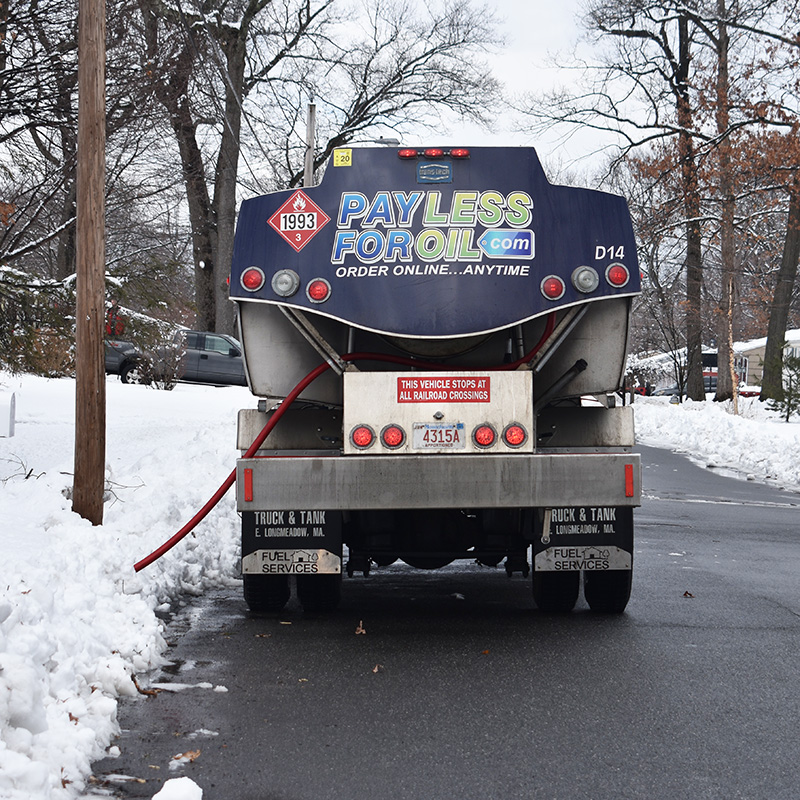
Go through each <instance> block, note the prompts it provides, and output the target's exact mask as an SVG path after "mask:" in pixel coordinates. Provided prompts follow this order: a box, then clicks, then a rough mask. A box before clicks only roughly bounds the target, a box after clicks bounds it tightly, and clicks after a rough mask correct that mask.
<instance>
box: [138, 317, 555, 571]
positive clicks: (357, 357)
mask: <svg viewBox="0 0 800 800" xmlns="http://www.w3.org/2000/svg"><path fill="white" fill-rule="evenodd" d="M555 324H556V315H555V312H553V313H552V314H550V315H549V316H548V317H547V323H546V325H545V329H544V333H543V334H542V336H541V338H540V339H539V341H538V342H537V343H536V344H535V345H534V347H533V348H532V349H531V350H529V351H528V352H527V353H526V354H525V355H524V356H523V357H522V358H520V359H517V360H516V361H513V362H512V363H510V364H500V365H498V366H495V367H485V368H484V369H486V370H487V371H497V370H513V369H516V368H517V367H519V366H521V365H522V364H527V363H528V362H529V361H530V360H531V359H532V358H533V357H534V356H535V355H536V353H538V352H539V350H540V349H541V348H542V346H543V345H544V343H545V342H546V341H547V339H548V337H549V336H550V334H551V333H552V332H553V329H554V328H555ZM342 361H383V362H386V363H389V364H400V365H402V366H410V367H424V368H425V369H432V370H433V369H452V367H447V366H445V365H443V364H433V363H430V362H425V361H415V360H414V359H413V358H405V357H403V356H393V355H389V354H385V353H346V354H345V355H343V356H342ZM328 369H330V364H328V363H325V364H320V365H319V366H318V367H315V368H314V369H312V370H311V372H309V373H308V375H306V376H305V378H303V379H302V380H301V381H300V382H299V383H298V384H297V386H295V387H294V389H292V391H291V392H289V394H287V395H286V399H285V400H283V401H282V402H281V404H280V405H279V406H278V407H277V408H276V409H275V412H274V413H273V414H272V416H271V417H270V418H269V420H268V422H267V424H266V425H265V426H264V428H263V429H262V431H261V433H259V434H258V436H256V438H255V441H254V442H253V444H251V445H250V447H249V448H248V449H247V452H246V453H245V454H244V455H243V456H242V458H251V457H252V456H254V455H255V454H256V453H257V452H258V450H259V448H260V447H261V445H262V444H263V443H264V440H265V439H266V438H267V436H269V434H270V433H271V432H272V429H273V428H274V427H275V425H277V423H278V421H279V420H280V418H281V417H282V416H283V415H284V413H285V412H286V410H287V409H288V408H289V406H291V405H292V403H293V402H294V401H295V400H297V398H298V397H299V396H300V395H301V394H302V392H303V391H305V389H306V388H307V387H308V386H309V384H311V383H313V382H314V381H315V380H316V379H317V378H318V377H319V376H320V375H322V373H323V372H325V371H326V370H328ZM235 481H236V470H235V469H234V470H233V472H231V474H230V475H228V477H227V478H225V480H224V481H223V483H222V485H221V486H220V487H219V489H217V491H216V492H214V494H213V495H212V496H211V497H210V498H209V499H208V501H207V502H206V504H205V505H204V506H203V507H202V508H201V509H200V510H199V511H198V512H197V513H196V514H195V515H194V516H193V517H192V518H191V519H190V520H189V521H188V522H187V523H186V524H185V525H184V526H183V527H182V528H181V529H180V530H179V531H178V532H177V533H176V534H174V535H173V536H171V537H170V538H169V539H167V541H166V542H164V544H162V545H161V546H160V547H159V548H158V549H156V550H153V552H152V553H150V555H149V556H145V557H144V558H143V559H141V561H137V562H136V563H135V564H134V565H133V569H134V571H135V572H139V571H141V570H143V569H144V568H145V567H148V566H150V564H152V563H153V562H154V561H157V560H158V559H159V558H161V556H163V555H164V553H166V552H167V551H168V550H171V549H172V548H173V547H174V546H175V545H176V544H178V542H179V541H180V540H181V539H183V538H184V537H185V536H188V535H189V534H190V533H191V532H192V531H193V530H194V528H195V527H196V526H197V525H198V523H200V522H201V521H202V520H203V519H205V518H206V516H207V515H208V512H209V511H211V509H212V508H214V506H215V505H216V504H217V503H219V501H220V500H221V499H222V498H223V496H224V495H225V494H226V492H227V491H228V489H230V488H231V486H233V484H234V482H235Z"/></svg>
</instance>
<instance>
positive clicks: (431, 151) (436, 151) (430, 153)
mask: <svg viewBox="0 0 800 800" xmlns="http://www.w3.org/2000/svg"><path fill="white" fill-rule="evenodd" d="M443 155H444V150H442V148H441V147H429V148H427V150H425V158H441V157H442V156H443Z"/></svg>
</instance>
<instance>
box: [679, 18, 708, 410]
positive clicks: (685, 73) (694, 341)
mask: <svg viewBox="0 0 800 800" xmlns="http://www.w3.org/2000/svg"><path fill="white" fill-rule="evenodd" d="M678 37H679V40H678V41H679V69H680V72H679V75H678V76H677V81H676V83H677V91H678V125H679V127H680V129H681V133H680V134H679V136H678V152H679V154H680V161H681V181H682V184H683V193H684V213H685V214H686V262H685V265H686V394H687V396H688V397H689V399H691V400H705V396H706V395H705V388H704V386H703V328H702V289H703V251H702V234H701V230H700V193H699V189H698V176H697V163H696V159H695V154H694V143H693V141H692V135H691V133H690V131H691V129H692V122H693V119H692V109H691V106H690V104H689V88H688V80H689V67H690V64H691V50H690V39H689V26H688V20H687V18H686V17H681V18H680V19H679V20H678Z"/></svg>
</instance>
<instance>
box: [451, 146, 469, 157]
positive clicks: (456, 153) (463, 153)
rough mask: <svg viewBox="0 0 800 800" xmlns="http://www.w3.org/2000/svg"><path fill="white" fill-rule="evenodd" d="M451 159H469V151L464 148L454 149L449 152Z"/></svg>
mask: <svg viewBox="0 0 800 800" xmlns="http://www.w3.org/2000/svg"><path fill="white" fill-rule="evenodd" d="M450 157H451V158H469V149H468V148H466V147H454V148H453V149H452V150H451V151H450Z"/></svg>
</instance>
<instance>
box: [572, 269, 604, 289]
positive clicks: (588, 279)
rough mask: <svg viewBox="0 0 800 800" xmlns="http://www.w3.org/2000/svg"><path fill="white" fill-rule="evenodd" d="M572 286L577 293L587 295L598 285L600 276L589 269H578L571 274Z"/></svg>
mask: <svg viewBox="0 0 800 800" xmlns="http://www.w3.org/2000/svg"><path fill="white" fill-rule="evenodd" d="M572 285H573V286H574V287H575V288H576V289H577V290H578V291H579V292H583V293H584V294H589V292H593V291H594V290H595V289H596V288H597V287H598V286H599V285H600V276H599V275H598V274H597V270H594V269H592V268H591V267H578V268H577V269H576V270H575V271H574V272H573V273H572Z"/></svg>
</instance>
